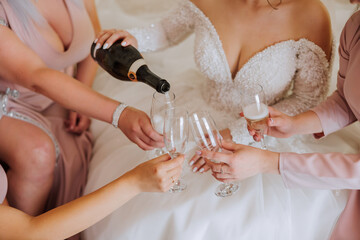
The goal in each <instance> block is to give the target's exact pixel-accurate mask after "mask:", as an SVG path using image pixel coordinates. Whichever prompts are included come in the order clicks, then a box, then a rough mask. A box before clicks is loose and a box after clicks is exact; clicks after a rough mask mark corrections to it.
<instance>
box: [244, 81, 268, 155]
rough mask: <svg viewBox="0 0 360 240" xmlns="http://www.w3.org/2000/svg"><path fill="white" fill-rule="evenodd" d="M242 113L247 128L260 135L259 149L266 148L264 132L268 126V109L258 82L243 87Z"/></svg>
mask: <svg viewBox="0 0 360 240" xmlns="http://www.w3.org/2000/svg"><path fill="white" fill-rule="evenodd" d="M242 103H243V113H244V116H245V119H246V122H247V125H248V127H249V128H251V129H254V130H255V132H256V133H257V134H258V135H259V136H261V141H260V142H261V149H267V147H266V143H265V139H264V133H265V131H266V130H267V128H268V125H267V121H268V118H269V110H268V106H267V104H266V97H265V93H264V90H263V87H262V86H261V85H260V84H255V85H252V86H248V87H245V88H244V89H243V93H242Z"/></svg>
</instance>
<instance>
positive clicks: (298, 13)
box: [290, 0, 332, 57]
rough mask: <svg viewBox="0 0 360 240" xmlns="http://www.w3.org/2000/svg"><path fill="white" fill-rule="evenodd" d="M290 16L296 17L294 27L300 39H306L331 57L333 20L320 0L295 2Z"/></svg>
mask: <svg viewBox="0 0 360 240" xmlns="http://www.w3.org/2000/svg"><path fill="white" fill-rule="evenodd" d="M290 14H292V15H293V16H295V17H294V18H292V19H293V21H292V22H293V26H294V27H295V28H294V29H296V31H297V32H296V33H295V34H298V35H299V36H298V38H306V39H308V40H310V41H312V42H314V43H315V44H317V45H318V46H320V47H321V48H322V49H323V50H324V52H325V53H326V54H327V55H328V57H330V55H331V48H332V32H331V20H330V16H329V12H328V10H327V8H326V7H325V5H324V4H323V3H322V2H321V1H320V0H295V1H294V2H293V7H291V8H290Z"/></svg>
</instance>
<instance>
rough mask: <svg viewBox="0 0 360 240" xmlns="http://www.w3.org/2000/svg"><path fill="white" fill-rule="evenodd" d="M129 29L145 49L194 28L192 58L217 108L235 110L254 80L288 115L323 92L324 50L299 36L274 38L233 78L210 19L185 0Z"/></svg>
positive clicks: (326, 65) (314, 101)
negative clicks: (142, 25) (159, 16)
mask: <svg viewBox="0 0 360 240" xmlns="http://www.w3.org/2000/svg"><path fill="white" fill-rule="evenodd" d="M129 32H130V33H132V34H133V35H134V36H135V37H136V38H137V40H138V43H139V50H140V51H145V52H146V51H155V50H158V49H162V48H166V47H168V46H171V45H175V44H177V43H179V42H180V41H182V40H183V39H184V38H186V37H187V36H188V35H189V34H191V33H193V32H194V33H195V49H194V53H195V62H196V64H197V66H198V68H199V69H200V71H201V72H202V73H203V74H204V75H205V76H206V78H207V82H206V83H205V84H204V88H203V96H204V98H205V100H207V102H208V103H209V104H211V105H212V106H213V107H214V108H216V109H220V110H225V111H226V112H239V111H240V109H241V97H240V95H241V92H242V89H243V87H244V86H249V85H250V86H251V85H253V84H255V83H258V84H261V85H262V86H263V88H264V90H265V94H266V97H267V102H268V104H269V105H273V106H274V107H276V108H277V109H279V110H280V111H283V112H285V113H287V114H290V115H295V114H297V113H299V112H303V111H305V110H308V109H309V108H312V107H314V106H316V105H317V104H318V103H319V102H321V101H322V100H323V99H324V98H325V96H326V95H327V92H328V88H329V87H328V86H329V72H330V71H329V70H330V69H329V62H328V61H327V59H326V54H325V53H324V51H323V50H322V49H321V48H320V47H319V46H317V45H316V44H314V43H313V42H311V41H309V40H307V39H304V38H302V39H300V40H286V41H282V42H278V43H275V44H274V45H271V46H269V47H267V48H265V49H264V50H262V51H260V52H258V53H256V54H255V55H254V56H253V57H251V58H250V60H249V61H248V62H246V63H245V64H244V66H243V67H242V68H241V69H240V70H239V71H238V72H237V74H236V75H235V77H234V79H232V76H231V71H230V68H229V65H228V63H227V59H226V56H225V52H224V50H223V47H222V43H221V41H220V38H219V35H218V34H217V32H216V29H215V27H214V25H213V24H212V23H211V21H210V19H209V18H208V17H206V16H205V14H204V13H203V12H202V11H201V10H200V9H199V8H197V6H196V5H194V4H193V3H192V2H191V1H189V0H182V1H180V3H179V6H178V7H177V8H175V9H174V10H173V11H172V12H170V14H168V15H167V16H166V17H165V18H163V19H162V20H161V21H160V22H159V23H157V24H151V25H150V26H149V27H145V28H135V29H130V30H129ZM238 127H240V126H237V127H235V128H238Z"/></svg>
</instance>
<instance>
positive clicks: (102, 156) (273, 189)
mask: <svg viewBox="0 0 360 240" xmlns="http://www.w3.org/2000/svg"><path fill="white" fill-rule="evenodd" d="M108 2H109V1H108ZM141 2H143V3H144V2H145V0H136V1H135V2H134V3H133V6H134V8H131V4H128V2H126V3H125V2H124V3H122V4H121V2H117V3H116V4H115V3H114V4H113V5H111V4H110V5H111V7H112V8H114V9H116V7H115V6H118V8H117V9H118V10H119V11H120V10H121V9H122V11H125V13H127V14H128V12H132V13H133V15H134V16H135V17H136V18H134V17H133V18H130V19H129V15H127V16H124V17H123V19H122V20H124V21H126V20H128V24H127V25H124V26H121V25H120V26H119V28H128V27H134V26H136V25H137V24H138V25H144V22H148V19H149V18H150V19H153V21H154V23H153V24H148V23H147V24H146V25H147V26H145V27H141V28H131V30H130V32H131V33H133V34H134V35H135V36H136V38H137V39H138V41H139V50H140V51H143V52H149V51H154V50H159V49H165V48H167V47H169V46H171V45H176V46H174V47H172V48H169V49H166V50H163V51H160V52H156V53H151V54H146V53H145V54H144V57H145V59H146V61H147V62H148V65H149V66H150V68H151V69H152V70H153V71H154V72H156V73H157V74H159V75H161V76H163V77H165V78H166V79H168V80H169V82H170V83H171V89H172V90H173V91H174V92H175V94H176V105H182V106H186V107H187V108H188V110H189V111H190V112H191V111H196V110H204V109H206V110H208V111H209V112H210V113H211V115H212V116H213V117H214V119H215V121H216V123H217V125H218V127H219V128H220V129H222V128H226V127H229V128H230V129H231V134H232V136H233V138H234V140H235V141H237V142H242V143H248V141H249V137H248V135H247V131H246V127H245V125H244V123H243V122H242V121H241V120H239V119H238V118H237V113H238V112H239V111H240V106H241V102H240V97H239V94H240V93H241V89H242V87H243V86H244V85H251V84H255V83H260V84H262V85H263V86H264V89H265V91H266V95H267V100H268V103H270V104H271V105H274V106H275V107H276V108H278V109H280V110H281V111H284V112H287V113H289V114H296V113H298V112H301V111H304V110H306V109H309V108H311V107H313V106H315V105H316V104H318V103H319V101H321V100H323V99H324V97H325V96H326V94H327V90H328V81H327V79H328V75H329V71H330V70H329V63H328V62H327V60H326V57H325V54H324V52H323V51H322V50H321V48H320V47H318V46H317V45H315V44H314V43H312V42H310V41H308V40H306V39H300V40H298V41H294V40H288V41H283V42H280V43H277V44H275V45H272V46H270V47H268V48H266V49H264V50H263V51H261V52H259V53H257V54H256V55H254V56H253V57H252V58H251V59H250V60H249V61H248V62H247V63H246V64H245V65H244V66H243V67H242V68H241V69H240V71H239V72H238V73H237V74H236V76H235V77H234V79H232V77H231V73H230V70H229V67H228V64H227V61H226V57H225V54H224V51H223V49H222V45H221V41H220V39H219V37H218V35H217V33H216V30H215V28H214V27H213V25H212V23H211V22H210V20H209V19H208V18H207V17H206V16H205V15H204V14H203V13H202V12H201V11H200V10H199V9H198V8H197V7H196V6H195V5H194V4H192V3H191V2H190V1H188V0H182V1H180V5H179V6H177V5H176V4H175V3H172V4H170V3H169V2H167V1H166V3H167V4H168V6H167V7H168V8H172V11H170V13H167V16H168V17H165V18H163V13H160V14H159V13H158V14H154V15H151V14H149V15H146V16H145V17H144V18H143V19H144V22H142V23H141V22H135V23H134V21H138V17H139V14H141V11H139V10H138V7H139V6H141ZM155 2H156V1H155ZM157 2H159V1H157ZM104 4H105V5H106V1H105V3H104ZM117 4H118V5H117ZM145 4H146V3H145ZM158 4H159V6H160V3H158ZM110 5H108V6H110ZM161 6H163V5H161ZM148 8H149V9H148V10H152V13H154V12H155V13H156V11H155V10H154V9H156V5H155V6H151V4H150V6H148ZM108 11H109V9H106V11H105V10H104V16H105V13H108ZM150 12H151V11H150ZM117 16H119V14H118V15H117ZM154 16H155V17H154ZM100 17H101V11H100ZM160 18H161V19H162V20H161V21H156V20H157V19H160ZM120 20H121V19H120ZM132 20H134V21H132ZM156 22H157V23H156ZM110 24H111V22H110V20H109V25H110ZM109 27H114V26H113V25H110V26H109ZM192 32H195V34H191V33H192ZM187 36H190V37H189V38H188V39H186V40H184V39H185V37H187ZM194 43H195V44H194ZM193 50H194V55H193V56H192V55H191V51H193ZM194 60H195V63H194V62H193V61H194ZM195 65H196V66H197V68H196V67H195ZM197 69H199V70H200V72H199V71H198V70H197ZM103 79H106V80H107V81H104V80H103ZM95 89H97V90H98V91H100V92H102V93H105V94H107V95H109V96H111V97H114V98H117V99H119V100H121V101H124V102H126V103H128V104H130V105H132V106H134V107H137V108H140V109H142V110H144V111H146V112H149V110H150V102H151V95H152V92H153V90H152V89H150V88H148V87H145V86H144V85H143V84H131V83H123V82H118V81H116V80H113V79H112V78H111V77H110V76H109V75H108V74H106V73H104V72H103V71H101V72H100V73H99V74H98V76H97V80H96V82H95ZM92 131H93V133H94V137H95V139H96V141H95V146H94V155H93V159H92V162H91V166H90V172H89V180H88V184H87V187H86V189H85V192H86V193H89V192H92V191H94V190H95V189H97V188H99V187H101V186H103V185H104V184H106V183H107V182H109V181H111V180H113V179H115V178H116V177H118V176H120V175H121V174H122V173H124V172H126V171H128V170H130V169H131V168H133V167H135V166H136V165H138V164H139V163H141V162H143V161H145V160H147V159H148V157H149V154H148V153H144V152H142V151H141V150H140V149H139V148H138V147H137V146H135V145H134V144H132V143H130V142H129V141H128V140H127V139H126V137H125V136H124V135H122V134H121V133H120V132H117V131H114V129H113V128H111V126H107V125H105V124H103V123H100V122H98V121H94V122H93V124H92ZM358 133H359V127H358V126H357V125H355V126H351V127H350V128H347V129H345V130H344V131H341V132H339V133H337V134H334V135H331V136H329V137H328V138H326V139H323V140H320V141H316V140H314V139H313V138H312V137H311V136H301V137H300V136H296V137H293V138H290V139H274V138H268V139H267V140H268V146H269V148H270V149H271V150H274V151H295V152H312V151H319V152H330V151H341V152H357V151H358V149H359V146H358V145H357V144H356V142H359V140H354V139H358V138H359V137H358V136H359V134H358ZM194 150H195V144H194V143H193V142H192V141H190V143H189V147H188V153H187V158H190V157H191V156H192V153H193V151H194ZM183 179H184V181H185V182H186V183H187V185H188V187H187V189H186V190H185V191H184V192H181V193H177V194H172V193H164V194H158V193H144V194H141V195H139V196H137V197H135V198H134V199H132V200H131V201H129V202H128V203H127V204H125V205H124V206H123V207H121V208H120V209H119V210H117V211H116V212H114V213H113V214H112V215H110V216H109V217H107V218H105V219H104V220H103V221H101V222H100V223H98V224H96V225H94V226H93V227H91V228H89V229H88V230H86V231H85V233H84V237H85V239H87V240H90V239H156V240H158V239H164V240H167V239H171V240H172V239H204V240H205V239H206V240H208V239H210V240H212V239H214V240H217V239H229V240H230V239H231V240H232V239H274V240H275V239H276V240H278V239H284V240H285V239H286V240H288V239H327V237H328V236H329V234H330V232H331V229H332V227H333V225H334V224H335V222H336V220H337V217H338V216H339V214H340V213H341V211H342V209H343V207H344V206H345V203H346V199H347V192H346V191H329V190H312V189H286V188H285V186H284V184H283V182H282V179H281V177H280V176H278V175H271V174H263V175H258V176H254V177H252V178H249V179H247V180H244V181H242V182H241V183H240V184H241V185H240V189H239V191H238V192H236V193H235V194H234V195H233V196H231V197H227V198H219V197H216V196H215V194H214V191H215V188H216V187H217V185H218V184H219V182H217V181H216V180H215V179H214V178H213V177H212V176H211V174H209V173H205V174H194V173H192V172H191V170H190V168H189V167H188V166H187V165H186V166H184V173H183Z"/></svg>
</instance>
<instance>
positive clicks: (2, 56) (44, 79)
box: [0, 26, 118, 122]
mask: <svg viewBox="0 0 360 240" xmlns="http://www.w3.org/2000/svg"><path fill="white" fill-rule="evenodd" d="M0 36H1V39H2V40H1V42H0V66H1V67H0V76H1V78H3V79H6V80H8V81H11V82H14V83H17V84H19V85H22V86H24V87H27V88H29V89H30V90H33V91H35V92H39V93H41V94H43V95H45V96H47V97H50V98H51V99H53V100H54V101H56V102H58V103H60V104H61V105H63V106H64V107H66V108H68V109H72V110H75V111H78V112H81V113H83V114H86V115H88V116H91V117H94V118H97V119H99V120H102V121H105V122H111V120H112V113H113V112H114V110H115V108H116V107H117V105H118V102H117V101H115V100H112V99H110V98H108V97H105V96H103V95H101V94H99V93H96V92H95V91H93V90H92V89H91V88H90V87H88V86H85V85H84V84H82V83H80V82H77V81H74V79H73V78H71V77H69V76H67V75H66V74H64V73H61V72H59V71H56V70H52V69H49V68H48V67H47V66H46V65H45V63H44V62H43V61H42V60H41V59H40V58H39V57H38V55H37V54H35V53H34V52H33V51H32V50H31V49H29V48H28V47H27V46H25V45H24V44H23V43H22V42H21V41H20V40H19V38H18V37H17V36H16V35H15V34H14V33H13V32H12V31H11V30H10V29H8V28H6V27H4V26H0ZM19 56H21V57H19Z"/></svg>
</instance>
